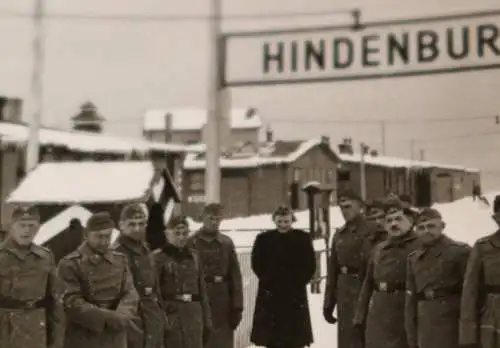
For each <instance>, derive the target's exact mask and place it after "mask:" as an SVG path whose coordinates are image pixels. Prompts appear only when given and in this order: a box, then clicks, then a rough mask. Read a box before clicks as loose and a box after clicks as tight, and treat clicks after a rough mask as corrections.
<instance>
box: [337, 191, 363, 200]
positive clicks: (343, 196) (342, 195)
mask: <svg viewBox="0 0 500 348" xmlns="http://www.w3.org/2000/svg"><path fill="white" fill-rule="evenodd" d="M337 199H338V202H339V203H341V202H345V201H359V202H362V201H363V200H362V199H361V197H360V196H359V195H358V194H357V193H356V192H354V191H353V190H344V191H342V192H339V194H338V196H337Z"/></svg>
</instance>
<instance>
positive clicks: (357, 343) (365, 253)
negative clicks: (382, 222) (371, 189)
mask: <svg viewBox="0 0 500 348" xmlns="http://www.w3.org/2000/svg"><path fill="white" fill-rule="evenodd" d="M338 201H339V207H340V210H341V212H342V215H343V217H344V220H345V221H346V223H345V225H344V226H343V227H342V228H341V229H340V230H338V231H337V232H336V233H335V234H334V236H333V241H332V246H331V249H330V260H329V261H330V264H329V265H328V275H327V280H326V289H325V298H324V303H323V317H324V318H325V320H326V321H327V322H329V323H330V324H335V323H336V322H337V319H336V318H335V317H334V316H333V311H334V309H335V307H337V313H338V321H339V327H338V347H339V348H361V347H363V342H362V340H360V337H359V335H358V334H357V332H356V331H355V329H354V326H353V324H352V319H353V316H354V309H355V305H356V302H357V299H358V296H359V291H360V289H361V284H362V282H363V278H364V275H365V271H366V264H367V262H368V259H369V255H370V252H371V250H370V249H371V245H370V243H369V239H368V238H369V236H370V235H371V233H372V232H371V227H370V225H369V224H368V223H367V222H366V220H365V218H364V217H363V202H362V200H361V198H360V197H359V196H358V195H356V194H355V193H354V192H352V191H345V192H343V193H341V194H340V195H339V197H338Z"/></svg>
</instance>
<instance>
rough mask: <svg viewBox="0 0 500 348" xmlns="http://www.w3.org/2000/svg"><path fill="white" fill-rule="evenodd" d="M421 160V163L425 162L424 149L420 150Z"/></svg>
mask: <svg viewBox="0 0 500 348" xmlns="http://www.w3.org/2000/svg"><path fill="white" fill-rule="evenodd" d="M419 152H420V160H421V161H425V150H424V149H420V151H419Z"/></svg>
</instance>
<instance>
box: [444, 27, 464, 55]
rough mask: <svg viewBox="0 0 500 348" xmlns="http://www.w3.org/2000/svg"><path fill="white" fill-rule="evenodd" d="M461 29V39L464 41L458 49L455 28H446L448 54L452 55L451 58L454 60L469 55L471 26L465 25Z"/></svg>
mask: <svg viewBox="0 0 500 348" xmlns="http://www.w3.org/2000/svg"><path fill="white" fill-rule="evenodd" d="M461 31H462V35H460V37H461V39H462V40H461V41H462V43H461V44H459V45H460V46H461V48H460V49H458V50H457V49H456V47H455V46H456V45H455V38H456V36H455V35H453V29H452V28H448V29H447V30H446V38H447V40H446V43H447V46H448V55H449V56H450V58H451V59H454V60H459V59H464V58H466V57H467V56H468V55H469V28H467V27H463V28H462V30H461ZM457 41H459V40H457Z"/></svg>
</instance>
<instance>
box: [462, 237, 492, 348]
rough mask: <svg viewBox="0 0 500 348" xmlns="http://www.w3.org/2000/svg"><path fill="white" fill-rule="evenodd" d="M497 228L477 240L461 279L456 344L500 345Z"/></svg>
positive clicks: (483, 347) (490, 347) (488, 347)
mask: <svg viewBox="0 0 500 348" xmlns="http://www.w3.org/2000/svg"><path fill="white" fill-rule="evenodd" d="M499 318H500V231H497V232H496V233H494V234H491V235H489V236H486V237H484V238H481V239H479V240H477V241H476V243H475V244H474V245H473V247H472V250H471V253H470V257H469V261H468V263H467V269H466V272H465V278H464V287H463V290H462V301H461V308H460V326H459V343H460V344H462V345H467V344H469V345H470V344H477V346H478V347H481V348H497V347H499V346H500V319H499Z"/></svg>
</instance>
